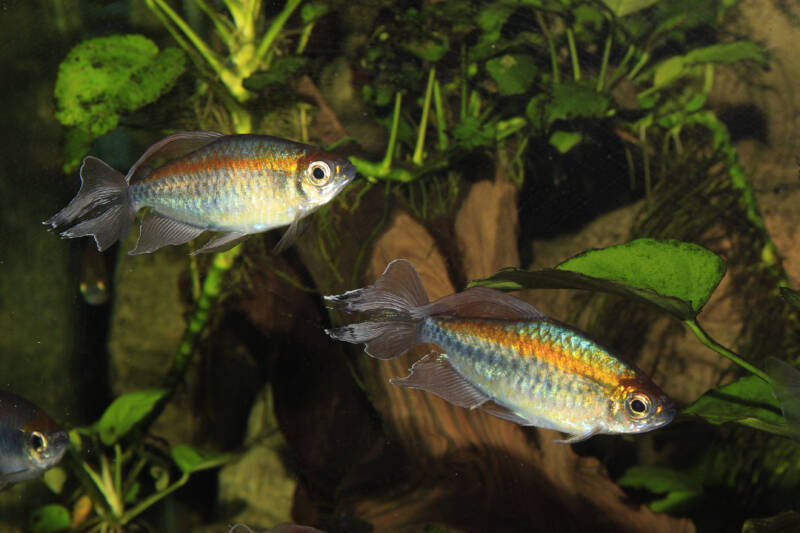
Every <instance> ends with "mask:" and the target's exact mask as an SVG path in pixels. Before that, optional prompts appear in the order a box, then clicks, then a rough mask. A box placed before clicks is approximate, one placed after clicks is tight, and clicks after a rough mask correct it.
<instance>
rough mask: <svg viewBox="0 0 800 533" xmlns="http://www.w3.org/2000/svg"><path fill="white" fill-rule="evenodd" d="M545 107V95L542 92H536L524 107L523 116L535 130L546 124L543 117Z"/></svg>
mask: <svg viewBox="0 0 800 533" xmlns="http://www.w3.org/2000/svg"><path fill="white" fill-rule="evenodd" d="M546 108H547V95H546V94H544V93H540V94H537V95H536V96H534V97H533V98H531V100H530V102H528V105H527V106H526V107H525V116H527V117H528V120H529V121H530V123H531V127H532V128H533V129H534V130H535V131H541V130H543V129H545V127H546V126H547V122H546V119H545V112H546Z"/></svg>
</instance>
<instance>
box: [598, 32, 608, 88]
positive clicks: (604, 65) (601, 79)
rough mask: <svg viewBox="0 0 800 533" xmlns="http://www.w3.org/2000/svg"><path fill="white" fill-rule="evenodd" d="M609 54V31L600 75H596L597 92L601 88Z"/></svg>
mask: <svg viewBox="0 0 800 533" xmlns="http://www.w3.org/2000/svg"><path fill="white" fill-rule="evenodd" d="M610 55H611V32H609V33H608V36H607V37H606V46H605V48H604V49H603V62H602V63H601V65H600V75H599V76H598V77H597V92H600V91H602V90H603V81H604V80H605V77H606V68H607V67H608V57H609V56H610Z"/></svg>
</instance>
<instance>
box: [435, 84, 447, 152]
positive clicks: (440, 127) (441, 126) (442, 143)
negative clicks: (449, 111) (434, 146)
mask: <svg viewBox="0 0 800 533" xmlns="http://www.w3.org/2000/svg"><path fill="white" fill-rule="evenodd" d="M433 105H434V108H435V109H436V132H437V133H438V135H439V151H441V152H444V151H445V150H447V133H446V132H445V128H446V127H447V123H446V122H445V120H446V119H445V116H444V105H443V104H442V91H441V88H440V87H439V80H435V81H434V82H433Z"/></svg>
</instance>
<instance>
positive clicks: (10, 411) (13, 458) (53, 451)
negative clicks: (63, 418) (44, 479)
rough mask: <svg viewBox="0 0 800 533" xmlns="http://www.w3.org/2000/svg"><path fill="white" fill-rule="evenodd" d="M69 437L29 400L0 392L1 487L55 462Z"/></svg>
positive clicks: (36, 474)
mask: <svg viewBox="0 0 800 533" xmlns="http://www.w3.org/2000/svg"><path fill="white" fill-rule="evenodd" d="M68 446H69V436H68V435H67V432H66V431H64V430H63V429H62V428H61V427H60V426H59V425H58V424H56V422H54V421H53V419H52V418H50V417H49V416H48V415H47V413H45V412H44V411H42V410H41V409H39V408H38V407H37V406H35V405H34V404H32V403H31V402H29V401H27V400H25V399H24V398H21V397H19V396H17V395H16V394H12V393H10V392H4V391H0V489H2V488H4V487H5V486H6V485H9V484H11V483H16V482H18V481H25V480H28V479H32V478H34V477H36V476H38V475H40V474H42V473H43V472H44V471H45V470H47V469H48V468H50V467H52V466H54V465H55V464H57V463H58V462H59V461H60V460H61V458H62V457H63V456H64V452H66V451H67V447H68Z"/></svg>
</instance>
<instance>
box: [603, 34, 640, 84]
mask: <svg viewBox="0 0 800 533" xmlns="http://www.w3.org/2000/svg"><path fill="white" fill-rule="evenodd" d="M635 50H636V49H635V48H634V46H633V45H632V44H631V45H628V51H627V52H625V57H623V58H622V62H621V63H620V64H619V66H618V67H617V68H616V69H615V70H614V75H613V76H611V79H610V80H608V85H606V86H607V87H613V86H614V84H615V83H617V81H618V80H619V79H620V78H621V77H622V76H623V75H624V74H625V67H627V66H628V61H630V60H631V57H633V52H634V51H635Z"/></svg>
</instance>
